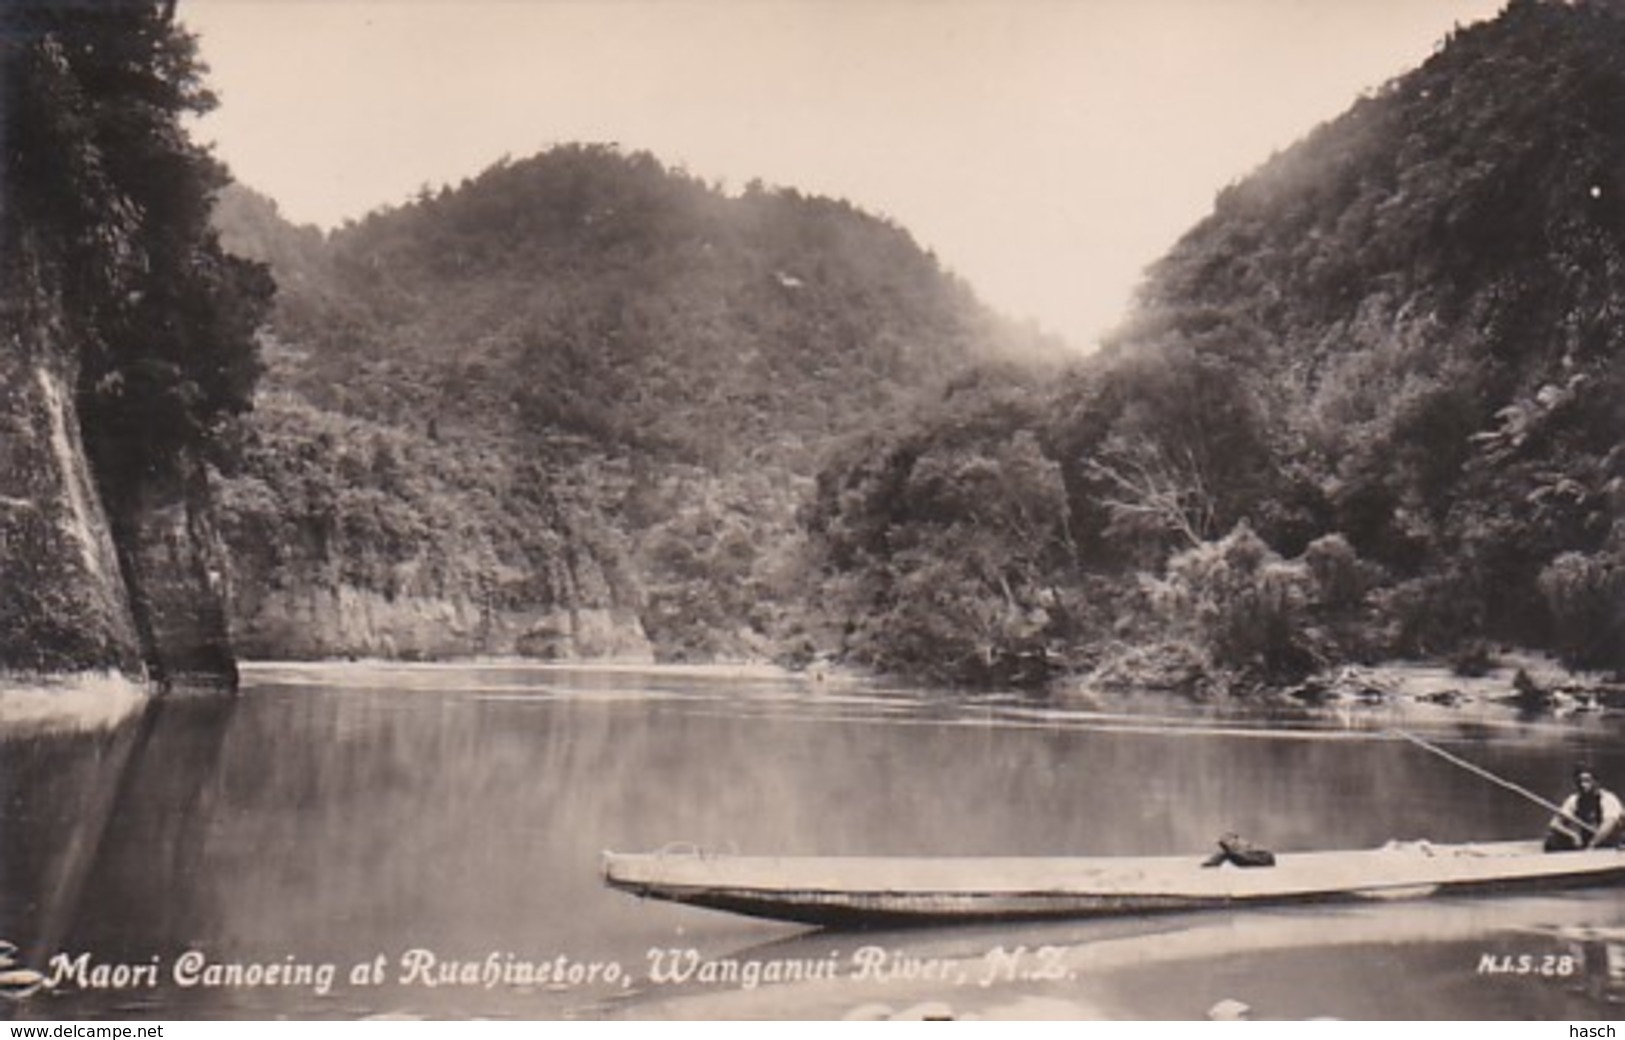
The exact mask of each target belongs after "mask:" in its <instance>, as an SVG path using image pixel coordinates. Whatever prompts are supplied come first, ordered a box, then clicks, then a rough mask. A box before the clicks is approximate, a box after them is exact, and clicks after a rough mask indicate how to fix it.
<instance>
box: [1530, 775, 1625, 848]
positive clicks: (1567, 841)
mask: <svg viewBox="0 0 1625 1040" xmlns="http://www.w3.org/2000/svg"><path fill="white" fill-rule="evenodd" d="M1560 808H1561V809H1562V811H1561V812H1560V813H1558V815H1556V816H1553V817H1552V822H1551V825H1550V827H1549V829H1548V830H1547V832H1546V851H1547V852H1571V851H1574V850H1576V849H1592V848H1605V847H1607V846H1609V845H1615V844H1618V843H1619V839H1620V836H1621V832H1622V831H1625V806H1621V805H1620V801H1619V799H1618V798H1617V797H1616V796H1615V795H1614V793H1613V792H1612V791H1609V790H1606V789H1604V788H1603V787H1602V786H1600V785H1599V784H1598V783H1597V777H1596V774H1594V773H1592V771H1591V769H1590V767H1588V766H1576V767H1575V770H1574V793H1573V794H1571V795H1569V796H1568V798H1567V799H1566V800H1565V801H1564V802H1563V804H1562V805H1561V806H1560Z"/></svg>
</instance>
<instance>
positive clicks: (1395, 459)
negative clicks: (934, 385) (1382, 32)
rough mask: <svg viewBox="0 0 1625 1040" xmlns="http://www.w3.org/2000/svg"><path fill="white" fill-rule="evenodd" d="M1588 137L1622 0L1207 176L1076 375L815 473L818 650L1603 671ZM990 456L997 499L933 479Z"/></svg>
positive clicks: (1610, 228)
mask: <svg viewBox="0 0 1625 1040" xmlns="http://www.w3.org/2000/svg"><path fill="white" fill-rule="evenodd" d="M1622 152H1625V5H1620V4H1618V3H1614V2H1609V3H1602V2H1591V3H1586V2H1580V3H1565V4H1558V3H1539V2H1534V0H1516V2H1514V3H1512V4H1511V5H1510V6H1509V7H1508V9H1507V10H1506V11H1504V12H1503V14H1502V15H1501V16H1500V17H1498V18H1497V19H1495V20H1493V21H1491V22H1487V23H1484V24H1480V25H1475V26H1472V27H1469V28H1465V29H1459V30H1458V31H1456V32H1455V33H1453V34H1452V36H1451V37H1450V38H1449V39H1448V40H1445V41H1442V43H1441V46H1440V47H1439V48H1438V49H1437V50H1436V52H1435V53H1434V55H1433V56H1432V57H1431V58H1429V59H1428V60H1427V61H1426V62H1425V63H1424V64H1423V65H1422V66H1421V67H1420V68H1418V69H1416V70H1414V71H1412V72H1410V73H1408V74H1406V75H1403V76H1401V77H1399V78H1397V79H1396V80H1394V81H1393V82H1391V83H1389V84H1387V85H1386V86H1385V87H1383V88H1382V89H1380V90H1378V91H1375V92H1373V93H1371V94H1370V95H1368V96H1365V97H1362V98H1361V99H1359V100H1358V101H1356V102H1355V103H1354V104H1353V106H1352V107H1351V108H1350V109H1349V110H1348V111H1346V112H1345V113H1344V114H1343V115H1341V116H1339V117H1338V118H1336V119H1334V120H1332V121H1330V122H1328V123H1327V124H1325V125H1324V126H1321V127H1320V128H1318V129H1316V130H1315V131H1314V132H1312V133H1311V134H1309V135H1308V136H1307V137H1306V138H1305V139H1304V140H1303V141H1302V142H1300V143H1299V144H1297V145H1295V146H1294V147H1292V148H1290V149H1288V150H1286V151H1285V152H1283V153H1281V154H1279V155H1277V156H1275V157H1274V158H1272V159H1270V160H1269V161H1267V162H1266V163H1265V164H1264V165H1263V166H1261V167H1260V168H1259V169H1258V170H1257V171H1256V172H1255V173H1254V174H1253V175H1251V176H1249V177H1247V178H1246V179H1244V180H1243V181H1241V182H1240V183H1237V184H1234V185H1232V186H1230V187H1228V188H1225V189H1224V190H1223V191H1221V192H1220V193H1219V195H1218V197H1217V200H1216V203H1215V206H1214V210H1213V212H1212V214H1211V215H1210V216H1209V217H1208V218H1207V219H1205V220H1204V221H1202V222H1201V223H1200V224H1199V225H1198V226H1196V227H1195V228H1193V229H1192V230H1191V231H1190V232H1189V233H1188V234H1187V235H1186V236H1184V238H1183V239H1182V240H1181V241H1180V242H1179V243H1178V244H1177V245H1176V246H1175V248H1174V249H1173V250H1172V251H1171V252H1170V253H1169V255H1168V256H1167V257H1165V258H1164V259H1163V260H1162V261H1161V262H1160V263H1158V264H1157V265H1155V267H1154V268H1153V269H1152V270H1151V271H1150V272H1149V273H1148V277H1147V279H1146V281H1145V284H1144V286H1143V291H1142V293H1141V297H1140V300H1139V304H1138V306H1137V308H1136V311H1135V313H1134V315H1133V316H1132V317H1131V319H1130V320H1129V321H1128V322H1126V323H1125V325H1124V326H1123V328H1122V329H1121V330H1120V331H1119V332H1118V333H1117V334H1116V336H1115V337H1114V342H1113V343H1112V344H1111V346H1110V347H1109V349H1108V350H1107V351H1106V352H1105V353H1104V354H1103V356H1102V357H1101V358H1100V359H1098V363H1097V364H1096V365H1095V366H1094V367H1093V368H1092V370H1091V371H1089V372H1087V373H1085V374H1082V375H1080V376H1078V377H1077V378H1075V379H1074V380H1072V381H1071V382H1070V383H1069V385H1068V386H1066V387H1065V388H1063V389H1060V390H1057V391H1055V392H1051V393H1033V392H1030V391H1025V390H1022V389H1019V388H1012V387H996V388H991V389H985V390H983V391H982V392H980V394H979V395H967V396H964V397H962V398H961V400H960V401H959V403H958V405H957V406H956V407H954V408H951V409H944V411H943V413H942V414H941V415H940V416H939V417H938V419H937V420H935V421H934V422H932V423H928V424H925V425H922V426H920V427H917V428H914V429H911V430H908V431H906V432H904V433H902V434H900V435H897V436H895V437H891V438H882V439H880V440H878V441H877V442H876V443H873V444H871V445H870V446H869V447H868V448H867V449H866V450H865V452H863V453H862V455H861V457H852V458H849V459H848V460H847V461H846V463H845V464H844V465H843V466H841V467H837V468H834V469H832V470H830V471H829V472H826V473H825V474H824V475H823V477H822V479H821V485H820V486H821V489H822V494H821V496H820V501H819V506H818V509H817V510H815V511H814V513H813V514H812V515H813V518H814V522H815V529H816V531H817V533H818V538H817V542H816V544H817V547H818V548H819V549H820V550H821V552H822V553H823V560H824V566H825V568H826V573H827V575H828V576H829V578H830V579H831V581H830V582H829V583H827V587H829V588H831V589H834V590H835V592H836V598H837V601H838V602H837V603H836V604H835V606H834V607H833V608H832V609H834V610H835V612H837V613H844V614H846V615H847V616H849V617H852V618H857V619H861V621H860V622H859V623H858V624H857V625H856V627H855V628H854V630H853V631H851V632H850V633H849V635H848V638H847V650H848V653H850V654H852V655H854V656H858V657H860V658H864V659H867V660H871V661H875V662H877V663H881V664H884V665H887V666H890V667H898V668H910V667H913V668H916V669H918V668H922V667H923V668H932V667H934V668H937V669H939V670H940V669H943V668H946V669H948V670H950V672H951V673H953V674H959V675H967V676H970V677H972V678H986V677H988V676H989V675H990V674H991V675H992V676H993V677H994V678H997V677H999V676H1000V675H1004V674H1009V672H1010V669H1011V667H1014V665H1013V664H1012V662H1017V663H1019V662H1027V665H1025V666H1023V667H1027V668H1028V669H1029V670H1030V663H1031V661H1032V660H1033V659H1034V658H1038V659H1040V660H1042V661H1044V662H1045V663H1046V664H1047V666H1048V667H1051V668H1053V667H1054V666H1055V664H1056V663H1057V662H1062V663H1064V664H1065V665H1067V666H1070V667H1073V668H1083V669H1093V670H1095V674H1096V676H1097V678H1100V679H1102V680H1105V679H1109V678H1110V677H1111V675H1112V674H1114V673H1123V674H1127V673H1135V674H1138V675H1139V676H1140V677H1141V678H1144V676H1145V674H1146V672H1147V670H1148V667H1149V665H1148V662H1151V663H1154V664H1155V666H1156V668H1160V669H1162V671H1163V673H1164V677H1165V678H1167V679H1168V681H1169V682H1170V683H1172V684H1175V685H1184V686H1187V687H1191V688H1195V687H1199V686H1203V685H1213V678H1214V677H1215V676H1222V675H1223V674H1225V673H1228V674H1230V675H1231V676H1232V677H1239V678H1240V679H1242V680H1243V681H1276V682H1279V681H1286V680H1290V679H1292V678H1294V677H1296V676H1301V675H1302V674H1304V673H1305V672H1307V671H1308V670H1310V669H1312V668H1313V667H1315V666H1316V665H1326V664H1336V663H1338V662H1342V661H1348V660H1355V659H1366V658H1371V657H1376V656H1383V655H1389V654H1447V655H1454V656H1455V657H1456V658H1457V659H1458V661H1460V662H1461V663H1463V664H1464V665H1471V664H1475V663H1482V661H1483V660H1484V658H1485V656H1486V654H1487V653H1493V651H1494V646H1495V642H1496V641H1506V642H1511V643H1518V644H1522V645H1525V646H1533V647H1539V648H1544V649H1548V650H1552V651H1555V652H1557V653H1559V654H1561V655H1563V656H1564V657H1566V658H1567V659H1568V660H1569V661H1570V662H1571V663H1575V664H1585V665H1593V666H1595V665H1609V666H1613V667H1619V666H1621V665H1625V367H1622V366H1625V360H1622V358H1625V342H1622V341H1625V321H1622V319H1625V154H1622ZM1019 438H1025V440H1024V441H1023V440H1020V439H1019ZM1022 443H1024V444H1026V445H1027V447H1026V448H1025V449H1024V450H1023V452H1021V453H1020V454H1021V456H1022V459H1021V464H1020V465H1018V466H1017V465H1011V457H1012V456H1013V455H1014V454H1017V453H1016V452H1015V450H1014V447H1013V446H1014V445H1017V444H1022ZM1000 460H1002V462H1003V465H1002V466H1001V467H1000V468H1001V469H1002V471H1003V473H1004V474H1005V476H1004V478H1003V481H1004V484H1005V485H1012V482H1014V486H1013V487H1012V486H1007V487H1006V488H1005V490H1004V494H1003V496H1002V498H1001V499H998V500H997V501H1000V502H1003V503H1005V504H1004V505H994V504H990V499H989V498H988V497H987V496H967V495H964V494H953V495H950V494H946V493H945V489H948V490H951V489H952V487H953V486H954V485H955V484H957V485H959V486H961V488H962V487H963V486H964V484H965V482H966V481H968V480H971V479H973V478H975V477H976V475H977V474H984V476H983V477H982V478H981V479H983V480H984V481H985V480H986V479H987V478H986V477H985V474H986V473H987V472H990V469H989V467H990V466H992V465H993V464H994V463H996V462H999V461H1000ZM979 464H985V465H979ZM945 473H946V474H951V475H952V480H951V481H949V482H947V483H945V482H944V479H943V475H944V474H945ZM1012 475H1015V476H1014V477H1013V476H1012ZM1063 501H1064V503H1065V505H1064V508H1061V510H1060V512H1059V513H1057V512H1055V509H1056V508H1060V507H1055V506H1054V504H1055V503H1058V502H1063ZM926 503H929V505H930V508H928V509H926V508H922V505H924V504H926ZM1052 507H1053V508H1052ZM1046 509H1048V510H1049V511H1047V512H1046ZM990 531H1000V532H1003V533H1002V534H1001V535H1000V536H999V537H998V538H997V539H995V540H993V541H992V542H989V537H990V536H989V532H990ZM900 561H901V563H900ZM944 603H948V604H950V607H949V608H948V609H944V606H943V604H944ZM927 647H930V648H934V649H933V650H932V653H934V654H935V655H936V658H937V659H936V660H930V659H928V658H927V652H926V650H925V649H924V648H927ZM944 647H953V648H957V652H956V653H954V654H951V655H949V656H950V659H949V660H948V661H946V662H944V661H942V660H941V658H942V648H944ZM1148 647H1155V648H1157V650H1158V651H1159V652H1158V653H1154V654H1149V655H1147V654H1145V653H1143V651H1145V650H1146V648H1148ZM1136 653H1139V654H1140V656H1139V658H1138V662H1139V664H1140V665H1141V666H1145V667H1141V668H1139V669H1138V671H1137V672H1136V669H1135V668H1132V667H1129V666H1128V664H1127V663H1126V662H1130V661H1131V659H1134V655H1135V654H1136ZM1000 662H1004V667H1003V668H1000V667H998V665H999V663H1000Z"/></svg>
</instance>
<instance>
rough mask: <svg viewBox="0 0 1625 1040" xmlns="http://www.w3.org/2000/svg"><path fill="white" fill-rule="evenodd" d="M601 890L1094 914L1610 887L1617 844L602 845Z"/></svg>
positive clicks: (839, 909) (852, 916) (851, 913)
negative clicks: (1260, 859)
mask: <svg viewBox="0 0 1625 1040" xmlns="http://www.w3.org/2000/svg"><path fill="white" fill-rule="evenodd" d="M603 871H604V881H605V883H606V884H608V885H609V886H610V887H612V888H616V889H620V890H621V891H625V892H630V893H632V894H634V895H638V896H644V897H647V898H650V899H662V900H669V901H671V902H676V903H687V904H690V905H693V906H702V907H709V908H711V909H716V910H726V911H731V912H733V913H739V914H748V915H750V916H752V917H765V918H771V919H774V920H781V921H796V922H801V923H804V924H814V925H824V926H830V927H864V926H874V925H888V926H892V925H918V924H939V923H948V922H970V921H997V920H1034V919H1042V918H1068V917H1093V916H1104V915H1110V914H1139V913H1150V912H1158V911H1171V910H1197V909H1204V908H1217V907H1232V908H1233V907H1242V906H1255V905H1271V904H1284V903H1302V902H1313V901H1328V900H1352V899H1411V898H1420V897H1424V896H1430V895H1435V894H1440V893H1447V892H1449V893H1458V892H1486V891H1489V892H1494V891H1505V890H1508V889H1521V888H1538V887H1563V886H1578V885H1599V884H1609V883H1613V882H1617V881H1620V880H1622V879H1625V852H1622V851H1620V850H1618V849H1606V850H1594V851H1587V852H1565V853H1543V852H1542V851H1541V849H1540V845H1539V844H1538V843H1536V842H1494V843H1486V844H1474V845H1434V844H1431V843H1428V842H1407V843H1403V844H1400V843H1390V844H1389V845H1386V846H1383V847H1381V848H1376V849H1362V850H1352V851H1344V852H1298V853H1291V852H1289V853H1281V854H1279V855H1278V857H1277V860H1276V864H1275V866H1273V867H1248V868H1242V867H1235V866H1230V865H1225V866H1221V867H1204V866H1203V865H1202V857H1201V856H1194V855H1193V856H1160V857H1143V858H1134V857H1059V858H1044V857H990V858H901V857H899V858H865V857H844V856H842V857H836V856H829V857H818V856H808V857H774V856H734V855H718V854H711V853H696V852H683V853H671V852H657V853H644V854H629V853H614V852H606V853H604V861H603Z"/></svg>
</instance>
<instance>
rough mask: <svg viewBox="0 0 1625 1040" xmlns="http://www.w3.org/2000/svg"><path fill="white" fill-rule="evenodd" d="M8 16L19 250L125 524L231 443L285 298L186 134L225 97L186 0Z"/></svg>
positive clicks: (11, 238) (13, 216) (7, 216)
mask: <svg viewBox="0 0 1625 1040" xmlns="http://www.w3.org/2000/svg"><path fill="white" fill-rule="evenodd" d="M5 17H6V24H5V26H4V28H5V33H4V40H5V43H4V46H5V50H6V54H5V58H6V61H5V98H4V100H5V112H6V149H5V162H6V166H7V169H6V171H5V172H6V177H5V182H6V184H7V185H8V186H9V188H10V192H9V194H10V197H9V198H8V199H6V200H5V210H4V220H5V222H6V227H5V229H4V230H5V234H6V240H7V241H8V242H12V243H18V244H20V245H22V246H23V247H24V248H27V249H28V250H30V251H31V252H32V254H33V255H34V256H36V257H37V259H38V262H39V264H40V266H41V267H42V268H43V269H45V270H46V271H48V272H49V275H48V277H47V280H48V281H51V282H54V283H55V284H57V285H59V286H60V287H61V295H62V304H63V307H62V311H63V313H64V315H65V317H66V320H67V322H68V323H69V324H70V326H71V327H70V328H69V329H67V330H66V332H67V333H68V335H67V336H66V337H65V339H66V340H67V341H69V342H71V343H73V344H74V345H75V347H76V348H77V357H76V359H75V360H76V361H77V368H78V396H79V404H80V415H81V423H82V426H83V433H84V437H85V443H86V448H87V451H88V452H89V454H90V457H91V462H92V469H93V471H94V472H95V473H96V476H97V479H98V482H99V483H100V484H101V487H102V491H103V493H104V495H106V496H107V497H108V499H109V505H110V508H111V511H112V512H113V513H114V514H115V515H117V513H118V512H119V508H120V503H124V502H128V501H130V500H132V499H134V498H137V497H139V494H140V491H141V489H142V487H144V486H146V485H149V484H151V483H153V482H158V481H164V480H168V479H172V478H174V477H176V476H179V475H180V472H181V470H182V469H184V468H185V467H187V466H189V465H193V464H195V462H196V461H197V460H199V459H200V458H203V457H206V456H207V455H208V454H209V453H211V452H217V451H218V450H219V449H220V447H221V445H223V444H224V443H226V441H225V439H224V438H222V437H221V436H220V434H221V432H222V428H223V426H224V425H225V424H227V423H229V422H230V421H231V420H232V419H233V418H234V417H235V416H237V415H239V414H241V413H242V412H244V411H246V410H247V409H248V407H249V405H250V403H251V399H252V394H253V388H254V385H255V381H256V379H257V378H258V375H259V370H260V368H259V359H258V352H257V347H256V343H255V332H256V330H257V328H258V327H259V325H260V323H261V321H262V320H263V318H264V317H265V315H266V312H267V309H268V306H269V301H270V298H271V295H272V292H273V285H272V282H271V279H270V276H269V274H268V273H267V272H266V270H265V269H264V268H263V267H261V266H260V265H257V264H252V263H249V262H247V261H244V260H240V259H238V258H236V257H232V256H229V255H227V254H226V253H225V252H224V250H222V249H221V247H220V244H219V241H218V238H217V236H216V234H215V232H214V231H213V230H212V228H211V226H210V213H211V209H212V206H213V202H214V197H215V193H216V192H217V191H218V190H219V189H220V187H221V186H223V185H224V184H225V183H226V181H227V179H228V178H227V174H226V171H225V169H224V167H223V166H221V165H220V163H218V162H217V161H216V160H214V159H213V158H212V157H211V156H210V155H209V154H208V152H207V151H206V150H205V149H203V148H202V147H200V146H198V145H197V144H194V143H193V142H192V141H191V140H190V139H189V138H188V136H187V134H186V132H185V129H184V127H183V125H182V121H183V120H184V119H185V118H186V117H188V116H192V115H198V114H201V113H203V112H206V111H208V110H209V109H210V108H212V107H213V105H214V103H215V99H214V97H213V95H212V94H210V93H209V91H208V90H207V89H206V88H205V87H204V86H203V83H202V72H203V67H202V66H201V64H200V63H199V60H198V57H197V48H196V42H195V39H194V38H193V37H192V36H191V35H190V34H188V33H187V32H185V31H184V30H183V29H182V28H181V27H180V26H179V25H178V24H177V23H176V22H175V20H174V3H173V2H150V0H149V2H143V0H116V2H107V3H102V4H97V5H87V4H73V5H67V4H52V3H28V2H24V3H21V4H17V5H13V6H11V7H9V8H8V10H7V12H6V16H5Z"/></svg>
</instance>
